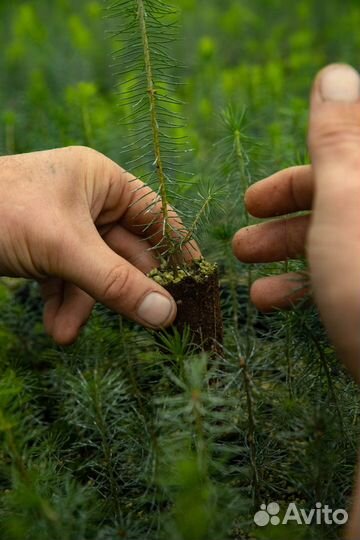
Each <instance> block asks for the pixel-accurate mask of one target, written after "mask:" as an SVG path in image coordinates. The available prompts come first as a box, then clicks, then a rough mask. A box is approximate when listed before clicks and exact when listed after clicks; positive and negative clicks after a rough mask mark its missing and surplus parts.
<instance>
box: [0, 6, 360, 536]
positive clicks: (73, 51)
mask: <svg viewBox="0 0 360 540" xmlns="http://www.w3.org/2000/svg"><path fill="white" fill-rule="evenodd" d="M174 4H175V6H176V7H179V9H180V13H181V16H180V22H181V28H180V30H178V31H175V30H174V32H175V34H176V35H177V37H178V38H179V39H178V40H175V41H174V43H173V44H172V46H171V47H172V51H171V53H172V55H173V56H174V57H175V58H177V59H179V66H178V67H177V66H175V67H174V68H173V69H174V75H177V76H179V77H180V78H181V81H182V83H183V84H181V85H178V86H174V88H172V89H171V91H172V92H174V96H175V97H176V98H177V99H178V100H179V101H182V102H183V105H178V104H177V105H176V107H175V106H174V110H175V111H176V112H177V113H181V114H182V115H183V116H184V117H185V118H186V119H187V124H186V126H184V127H178V128H176V133H175V135H176V137H182V136H186V138H187V140H188V141H189V146H190V147H191V148H192V152H186V153H184V170H185V169H188V170H190V171H191V172H192V173H195V176H194V179H195V181H194V182H195V185H196V183H197V179H198V178H200V177H201V176H204V177H206V178H209V179H210V181H212V182H213V183H214V184H215V185H216V186H217V187H219V188H221V189H222V193H223V199H222V205H221V207H222V208H221V210H220V211H219V210H218V209H216V211H215V213H214V215H210V218H209V223H208V226H207V227H206V230H205V231H204V233H203V234H202V238H201V242H202V247H203V250H204V252H205V254H206V255H207V256H208V258H210V259H211V260H215V261H217V262H218V264H219V268H220V271H221V286H222V296H223V308H224V319H225V358H224V359H217V360H214V359H209V358H206V357H205V356H204V355H202V354H198V353H196V351H195V352H194V351H191V350H190V351H189V350H188V347H187V343H186V340H185V339H183V340H182V341H181V339H180V338H179V336H175V338H173V339H172V340H171V339H170V338H168V337H166V338H164V339H163V344H165V345H164V346H163V347H160V345H159V340H158V339H157V340H156V339H154V338H153V336H152V335H150V334H148V333H146V332H145V331H144V330H143V329H141V328H139V327H137V326H136V325H133V324H130V323H128V322H126V321H124V320H122V319H120V321H119V319H118V318H117V317H116V316H115V315H114V314H111V313H109V312H108V311H107V310H104V309H102V308H101V307H99V306H98V307H97V309H96V310H95V313H94V315H93V317H92V319H91V321H90V323H89V325H88V327H87V328H86V329H84V332H83V334H82V336H81V338H80V340H79V342H78V343H77V344H75V345H74V346H73V347H70V348H69V349H66V350H64V349H61V348H57V347H55V346H54V345H53V344H52V343H51V342H50V340H49V339H48V338H47V337H46V336H45V335H44V331H43V327H42V324H41V305H40V299H39V295H38V291H37V288H36V286H34V285H33V284H28V285H25V286H14V284H13V282H11V283H9V282H7V281H5V282H1V284H0V373H1V379H0V537H1V539H4V540H24V539H26V540H50V539H51V540H57V539H59V540H60V539H61V540H72V539H73V540H82V539H84V540H85V539H91V540H115V539H118V538H129V539H133V540H139V539H140V538H144V539H145V538H149V539H152V540H159V539H162V538H167V539H171V540H203V539H212V540H220V539H221V540H225V539H226V538H229V539H237V540H244V539H251V538H274V539H278V540H288V538H290V537H291V538H293V539H294V540H296V539H297V538H298V539H300V538H304V537H306V539H307V540H310V539H326V540H328V539H331V538H334V539H335V538H339V534H340V533H339V531H338V530H335V529H334V528H329V527H309V528H306V529H304V528H301V530H300V529H299V528H294V527H290V528H286V527H278V528H276V527H273V528H272V529H271V530H270V529H268V528H267V529H266V531H265V530H263V531H260V530H259V529H258V528H256V527H255V525H254V523H253V521H252V516H253V514H254V512H255V511H256V510H257V509H258V505H259V503H260V502H262V501H266V502H268V501H270V500H276V501H279V502H280V503H281V504H286V503H287V502H289V501H296V502H298V503H299V504H300V505H303V506H304V507H305V508H310V507H312V506H313V505H314V503H315V502H316V501H322V502H323V504H325V503H328V504H330V505H332V506H333V507H334V508H335V507H344V506H346V505H347V504H348V501H349V497H350V493H351V482H352V473H353V466H354V462H355V458H356V447H357V442H358V438H359V431H360V430H359V420H358V417H359V406H360V402H359V396H358V391H357V389H356V388H355V387H354V385H353V383H352V382H351V381H350V380H349V378H348V376H347V375H346V373H344V371H343V370H342V368H341V365H340V364H339V361H338V360H337V358H336V356H335V354H334V351H333V350H332V348H331V347H330V346H329V344H328V342H327V339H326V336H325V334H324V331H323V329H322V327H321V324H320V323H319V318H318V315H317V313H316V310H315V309H314V308H313V307H307V308H306V307H303V308H299V309H297V310H295V311H294V312H291V313H282V312H279V313H275V314H274V315H272V316H267V317H264V316H261V315H260V314H258V313H256V311H255V310H254V309H253V308H252V307H251V305H250V303H249V297H248V285H249V283H251V281H252V280H253V279H254V278H255V277H257V276H259V275H263V274H265V273H279V272H282V271H284V269H290V270H292V269H293V270H296V269H304V268H305V267H306V266H305V265H304V262H303V261H298V262H294V261H288V262H286V263H279V264H271V265H268V266H266V265H256V266H253V267H251V268H248V267H247V266H246V265H242V264H240V263H238V262H237V261H235V260H234V258H233V257H232V255H231V249H230V241H231V237H232V235H233V233H234V232H235V230H236V229H237V228H238V227H240V226H242V225H244V224H246V223H248V222H249V216H247V214H246V212H245V209H244V207H243V204H242V199H243V195H244V191H245V189H246V187H247V185H248V184H250V183H252V182H254V181H256V180H257V179H259V178H261V177H263V176H265V175H268V174H270V173H272V172H274V171H275V170H277V169H279V168H281V167H285V166H289V165H294V164H299V163H304V162H306V161H307V159H308V157H307V149H306V129H307V114H308V113H307V110H308V95H309V91H310V87H311V83H312V80H313V78H314V76H315V74H316V72H317V71H318V69H320V68H321V67H322V66H323V65H325V64H326V63H329V62H334V61H345V62H348V63H351V64H353V65H354V66H355V67H359V49H360V33H359V30H358V29H359V27H360V6H359V3H358V0H342V1H340V0H329V1H328V2H314V1H312V0H299V1H298V2H293V3H289V2H284V1H281V0H176V1H175V0H174ZM105 14H106V11H104V3H103V2H100V1H96V0H76V1H71V0H52V1H51V2H46V1H45V0H28V1H23V0H12V1H11V2H9V1H7V0H0V30H1V31H0V44H1V54H0V74H1V77H0V154H3V155H5V154H13V153H18V152H28V151H33V150H40V149H46V148H52V147H57V146H64V145H70V144H84V145H90V146H93V147H94V148H96V149H97V150H99V151H101V152H104V153H105V154H107V155H108V156H110V157H111V158H113V159H115V160H117V161H118V162H120V163H121V164H122V165H124V166H127V164H128V163H131V161H132V160H134V159H136V158H137V157H138V155H139V154H141V149H136V148H134V147H131V146H129V144H128V142H129V136H130V129H129V126H128V125H127V122H126V117H127V115H128V113H129V105H128V104H126V103H125V102H124V101H121V100H120V99H119V96H118V91H119V86H120V88H121V90H123V91H124V90H125V91H126V90H127V89H128V88H127V87H126V85H123V84H122V83H123V81H122V77H121V74H119V73H118V71H119V69H118V67H115V65H114V63H115V60H114V56H116V54H115V53H116V51H117V50H118V49H121V48H122V47H123V43H122V41H121V36H120V38H115V37H113V36H112V33H111V31H112V30H114V27H113V25H114V22H113V21H112V20H110V19H108V18H107V17H106V16H104V15H105ZM181 64H184V65H185V67H180V65H181ZM124 86H125V87H124ZM182 189H184V191H186V190H187V189H188V187H184V188H182ZM164 348H165V349H166V348H167V353H164Z"/></svg>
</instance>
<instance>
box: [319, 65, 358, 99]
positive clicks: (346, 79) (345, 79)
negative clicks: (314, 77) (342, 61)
mask: <svg viewBox="0 0 360 540" xmlns="http://www.w3.org/2000/svg"><path fill="white" fill-rule="evenodd" d="M320 92H321V95H322V98H323V99H324V101H342V102H346V103H355V102H356V101H358V100H359V98H360V76H359V74H358V72H357V71H356V70H355V69H354V68H352V67H351V66H347V65H339V66H333V67H330V68H329V69H327V70H325V72H324V74H323V76H322V77H321V80H320Z"/></svg>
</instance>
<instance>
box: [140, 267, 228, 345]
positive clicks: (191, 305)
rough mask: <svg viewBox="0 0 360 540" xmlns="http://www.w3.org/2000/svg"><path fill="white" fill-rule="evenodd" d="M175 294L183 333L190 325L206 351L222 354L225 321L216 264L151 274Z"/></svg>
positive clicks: (178, 326)
mask: <svg viewBox="0 0 360 540" xmlns="http://www.w3.org/2000/svg"><path fill="white" fill-rule="evenodd" d="M150 276H151V277H153V278H154V279H155V280H156V281H157V282H158V283H160V284H161V285H162V286H163V287H164V288H165V289H166V290H167V291H169V293H170V294H171V295H172V296H173V298H174V299H175V301H176V303H177V307H178V311H177V317H176V319H175V322H174V327H175V328H176V329H177V330H178V331H179V332H180V333H182V332H183V331H184V329H185V327H189V329H190V332H191V337H192V343H193V344H194V345H197V346H199V347H201V349H202V350H204V351H209V352H215V353H221V345H222V342H223V321H222V316H221V309H220V289H219V279H218V270H217V267H216V265H213V264H210V263H208V262H207V261H204V260H201V261H196V263H194V264H193V265H192V266H191V267H189V268H183V269H179V272H178V274H177V275H176V274H174V273H173V272H171V271H161V270H154V271H152V272H151V273H150Z"/></svg>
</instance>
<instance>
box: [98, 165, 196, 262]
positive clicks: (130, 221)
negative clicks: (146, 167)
mask: <svg viewBox="0 0 360 540" xmlns="http://www.w3.org/2000/svg"><path fill="white" fill-rule="evenodd" d="M105 159H106V164H105V167H106V169H107V173H108V178H109V179H110V180H109V186H108V188H107V193H106V197H105V200H104V202H103V205H102V209H101V211H100V213H99V215H98V217H97V219H96V225H107V224H109V223H114V222H115V221H118V222H119V223H121V225H122V226H123V227H125V228H126V229H127V230H129V231H130V232H132V233H134V234H136V235H138V236H141V237H143V238H146V239H147V240H148V241H149V242H150V244H151V245H152V246H153V247H154V248H160V250H161V248H162V247H163V239H164V213H163V210H162V204H161V200H160V197H159V195H158V194H157V193H156V192H155V191H153V190H152V189H151V188H150V187H149V186H148V185H146V184H145V183H144V182H142V181H141V180H140V179H139V178H137V177H136V176H134V175H133V174H131V173H130V172H128V171H126V170H125V169H123V168H122V167H120V166H119V165H117V164H116V163H115V162H113V161H111V160H110V159H108V158H105ZM102 176H103V177H104V170H103V171H102ZM167 213H168V223H169V228H170V229H171V235H172V236H173V238H178V239H179V243H181V240H183V239H185V238H186V236H187V231H186V229H185V227H184V224H183V222H182V220H181V218H180V217H179V216H178V214H177V213H176V212H175V210H174V209H173V208H172V207H171V206H170V205H168V206H167ZM182 252H183V256H184V259H185V260H186V261H188V262H189V261H191V260H193V259H198V258H200V257H201V252H200V250H199V248H198V246H197V244H196V242H195V241H193V240H189V241H188V242H187V243H186V244H185V245H184V246H183V247H182Z"/></svg>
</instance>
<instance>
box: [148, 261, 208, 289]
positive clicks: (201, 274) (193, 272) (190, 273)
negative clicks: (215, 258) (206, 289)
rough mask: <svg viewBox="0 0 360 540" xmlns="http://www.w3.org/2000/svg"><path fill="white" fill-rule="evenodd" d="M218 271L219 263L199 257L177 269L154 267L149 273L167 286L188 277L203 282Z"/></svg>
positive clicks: (155, 279) (160, 283)
mask: <svg viewBox="0 0 360 540" xmlns="http://www.w3.org/2000/svg"><path fill="white" fill-rule="evenodd" d="M216 271H217V265H216V264H213V263H210V262H209V261H206V260H205V259H198V260H196V261H194V262H193V263H192V264H191V265H188V266H179V267H178V268H177V271H176V272H175V271H174V270H171V269H170V268H164V267H162V266H160V267H159V268H154V269H153V270H151V271H150V272H149V274H148V276H149V277H151V278H152V279H153V280H154V281H156V282H157V283H159V285H162V286H163V287H165V286H166V285H169V284H171V283H172V284H176V283H181V282H182V281H183V280H184V279H186V278H189V277H190V278H192V279H193V280H194V281H196V282H197V283H203V282H204V281H206V280H207V279H208V277H209V276H211V275H212V274H214V273H215V272H216Z"/></svg>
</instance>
